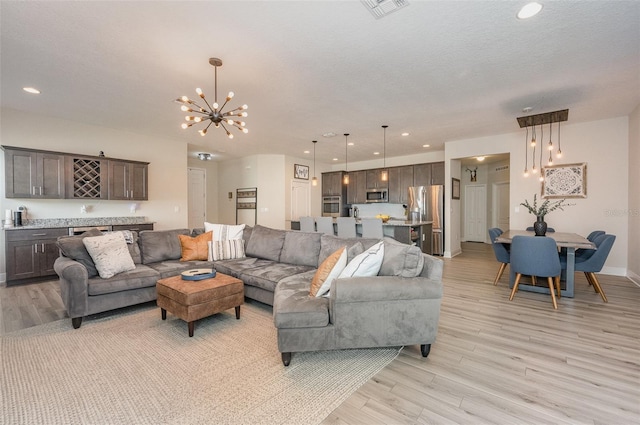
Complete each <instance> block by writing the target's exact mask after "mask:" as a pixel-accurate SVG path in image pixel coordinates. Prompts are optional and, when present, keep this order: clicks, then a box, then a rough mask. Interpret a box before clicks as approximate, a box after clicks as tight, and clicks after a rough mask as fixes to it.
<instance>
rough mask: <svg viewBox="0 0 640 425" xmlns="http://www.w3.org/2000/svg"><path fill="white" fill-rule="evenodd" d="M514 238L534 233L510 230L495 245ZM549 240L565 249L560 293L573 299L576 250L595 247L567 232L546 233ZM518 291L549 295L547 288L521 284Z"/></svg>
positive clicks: (512, 280) (512, 275)
mask: <svg viewBox="0 0 640 425" xmlns="http://www.w3.org/2000/svg"><path fill="white" fill-rule="evenodd" d="M514 236H535V232H533V231H528V230H513V229H510V230H508V231H506V232H504V233H503V234H501V235H500V236H498V237H497V238H496V240H495V242H496V243H506V244H510V243H511V241H512V240H513V237H514ZM545 236H547V237H549V238H552V239H553V240H555V241H556V244H557V245H558V247H560V248H565V249H566V253H567V268H566V274H565V273H563V274H564V276H563V277H564V280H565V285H564V286H565V287H564V289H562V290H561V291H560V293H561V294H562V296H563V297H570V298H573V287H574V274H575V265H576V249H578V248H582V249H596V245H595V244H594V243H593V242H591V241H590V240H589V239H587V238H585V237H584V236H581V235H579V234H577V233H567V232H547V233H546V235H545ZM509 269H510V272H509V287H510V288H513V284H514V283H515V280H516V273H515V272H514V271H513V268H511V267H510V268H509ZM518 289H519V290H523V291H531V292H540V293H543V294H549V288H548V287H545V286H542V285H541V286H538V285H535V284H531V285H529V284H524V282H521V283H520V285H518Z"/></svg>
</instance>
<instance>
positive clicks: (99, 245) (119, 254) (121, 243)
mask: <svg viewBox="0 0 640 425" xmlns="http://www.w3.org/2000/svg"><path fill="white" fill-rule="evenodd" d="M82 243H83V244H84V246H85V248H87V252H88V253H89V255H90V256H91V258H92V259H93V262H94V263H95V265H96V269H97V270H98V274H99V275H100V277H101V278H103V279H108V278H110V277H113V276H115V275H116V274H118V273H122V272H126V271H129V270H134V269H135V268H136V265H135V264H134V263H133V259H132V258H131V254H130V253H129V248H127V242H126V241H125V240H124V236H123V235H122V232H110V233H105V234H104V235H102V236H92V237H87V238H84V239H82Z"/></svg>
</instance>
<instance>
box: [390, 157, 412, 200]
mask: <svg viewBox="0 0 640 425" xmlns="http://www.w3.org/2000/svg"><path fill="white" fill-rule="evenodd" d="M409 186H413V165H407V166H404V167H391V168H389V202H390V203H392V204H407V203H408V197H409V190H408V189H409Z"/></svg>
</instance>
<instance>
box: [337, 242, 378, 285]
mask: <svg viewBox="0 0 640 425" xmlns="http://www.w3.org/2000/svg"><path fill="white" fill-rule="evenodd" d="M383 259H384V244H383V243H382V241H380V242H378V243H377V244H375V245H373V246H372V247H371V248H369V249H367V250H366V251H365V252H363V253H362V254H360V255H357V256H356V257H355V258H354V259H353V260H351V261H349V264H347V266H346V267H345V268H344V270H342V272H341V273H340V276H338V278H339V279H340V278H343V277H363V276H377V274H378V272H379V271H380V266H381V265H382V260H383Z"/></svg>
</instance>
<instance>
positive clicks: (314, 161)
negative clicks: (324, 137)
mask: <svg viewBox="0 0 640 425" xmlns="http://www.w3.org/2000/svg"><path fill="white" fill-rule="evenodd" d="M316 143H318V141H317V140H314V141H313V178H312V179H311V186H317V185H318V178H317V177H316Z"/></svg>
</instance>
